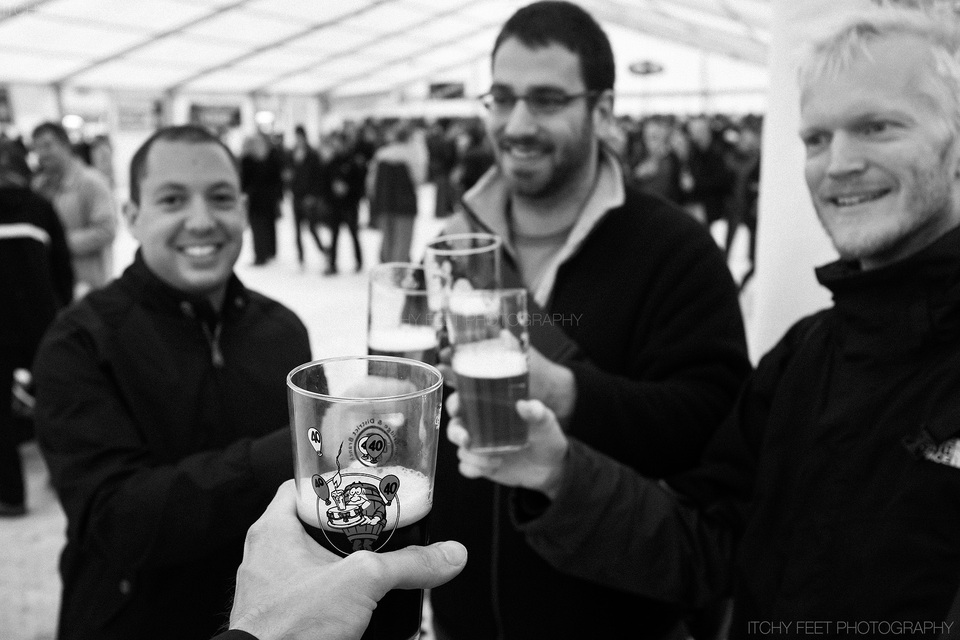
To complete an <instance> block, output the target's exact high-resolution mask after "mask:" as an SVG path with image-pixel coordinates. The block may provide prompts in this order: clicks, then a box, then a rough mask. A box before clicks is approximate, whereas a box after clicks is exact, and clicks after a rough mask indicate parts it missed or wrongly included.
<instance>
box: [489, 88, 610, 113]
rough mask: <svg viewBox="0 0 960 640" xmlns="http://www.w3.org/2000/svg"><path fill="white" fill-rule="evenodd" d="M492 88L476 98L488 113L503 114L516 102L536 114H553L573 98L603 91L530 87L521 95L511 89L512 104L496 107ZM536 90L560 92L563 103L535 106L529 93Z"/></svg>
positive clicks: (565, 106) (558, 111)
mask: <svg viewBox="0 0 960 640" xmlns="http://www.w3.org/2000/svg"><path fill="white" fill-rule="evenodd" d="M494 90H495V88H494V87H491V88H490V90H489V91H487V92H486V93H482V94H480V95H479V96H477V100H479V101H480V104H482V105H483V106H484V107H485V108H486V109H487V111H489V112H490V113H497V112H500V113H504V114H505V113H510V112H512V111H513V110H514V108H516V106H517V103H518V102H526V103H527V110H528V111H530V113H532V114H533V115H536V116H549V115H554V114H556V113H560V112H561V111H563V110H564V109H566V108H567V107H568V106H570V103H571V102H573V101H574V100H578V99H579V98H595V97H597V96H600V95H602V94H603V91H597V90H593V91H583V92H581V93H567V92H566V91H564V90H563V89H552V88H541V89H532V90H530V91H527V92H526V93H525V94H523V95H517V94H515V93H513V92H512V91H511V92H510V98H511V100H512V104H510V106H509V107H507V106H506V105H504V106H503V107H498V106H497V104H496V102H494ZM537 91H540V92H543V93H547V92H554V91H555V92H556V93H557V94H558V95H560V94H562V95H563V104H558V105H556V106H555V107H546V108H544V107H543V106H536V104H535V103H531V101H530V98H531V94H533V93H535V92H537Z"/></svg>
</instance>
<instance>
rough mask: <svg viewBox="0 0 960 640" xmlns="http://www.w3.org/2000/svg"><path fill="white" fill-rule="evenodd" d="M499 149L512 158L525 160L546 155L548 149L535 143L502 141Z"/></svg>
mask: <svg viewBox="0 0 960 640" xmlns="http://www.w3.org/2000/svg"><path fill="white" fill-rule="evenodd" d="M500 149H501V150H502V151H503V152H504V153H506V154H508V155H510V156H513V157H514V158H517V159H519V160H526V159H529V158H536V157H539V156H542V155H546V154H547V152H548V151H549V149H547V147H546V146H545V145H543V144H539V143H537V142H524V141H510V140H504V141H503V142H501V143H500Z"/></svg>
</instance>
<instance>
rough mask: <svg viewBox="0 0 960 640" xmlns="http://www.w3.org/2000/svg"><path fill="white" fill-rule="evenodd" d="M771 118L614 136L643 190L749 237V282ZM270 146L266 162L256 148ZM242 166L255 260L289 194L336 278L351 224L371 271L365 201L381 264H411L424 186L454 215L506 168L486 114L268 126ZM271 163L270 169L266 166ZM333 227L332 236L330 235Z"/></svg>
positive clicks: (731, 235) (672, 120) (696, 120)
mask: <svg viewBox="0 0 960 640" xmlns="http://www.w3.org/2000/svg"><path fill="white" fill-rule="evenodd" d="M762 124H763V117H762V116H761V115H758V114H748V115H745V116H736V117H735V116H730V115H726V114H698V115H692V116H677V115H672V114H654V115H647V116H643V117H634V116H621V117H619V118H618V119H617V122H616V130H615V132H614V133H613V134H611V135H610V136H608V138H607V139H606V140H605V142H606V144H607V146H608V147H609V148H610V149H611V150H612V151H614V152H615V153H616V154H617V156H618V157H619V158H620V159H621V161H622V163H623V168H624V171H625V173H626V175H627V177H628V179H629V180H630V181H631V182H632V183H633V184H634V185H635V186H637V187H638V188H640V189H643V190H644V191H647V192H649V193H653V194H656V195H658V196H660V197H662V198H664V199H666V200H668V201H670V202H672V203H674V204H678V205H680V206H681V207H682V208H683V209H684V210H686V211H687V212H688V213H689V214H690V215H691V216H693V217H694V218H695V219H696V220H698V221H699V222H701V223H702V224H704V225H706V226H708V227H710V228H711V229H712V230H713V231H714V233H715V237H716V238H717V241H718V242H719V243H720V245H721V247H722V248H723V249H724V251H725V252H727V253H728V254H729V252H730V250H731V248H732V247H733V244H734V241H735V240H736V238H737V234H738V233H745V237H746V241H747V243H748V244H747V251H746V255H747V262H748V267H749V268H748V270H747V271H746V273H745V275H743V276H742V282H741V285H742V284H745V283H746V282H747V281H748V279H749V278H750V276H751V275H752V273H753V262H754V247H755V235H756V225H757V199H758V192H759V184H760V136H761V131H762ZM263 145H268V146H269V149H263V150H262V151H261V153H263V154H266V155H265V156H264V158H263V159H261V160H258V159H257V157H258V156H257V153H255V149H257V148H260V147H262V146H263ZM241 162H242V165H243V167H244V176H245V178H244V181H245V187H244V188H245V190H247V193H248V197H249V198H250V200H251V203H252V205H253V206H251V229H252V232H253V236H254V246H255V247H259V246H263V247H265V248H264V249H263V250H262V251H256V252H255V254H256V258H255V264H258V265H259V264H265V263H266V262H267V261H269V260H271V259H272V258H273V257H274V256H275V255H276V248H275V240H274V238H275V235H276V229H275V221H276V220H277V219H278V218H279V217H280V213H279V211H280V210H279V203H280V201H281V200H282V195H283V194H284V193H286V194H288V195H289V198H290V204H291V208H292V210H293V214H294V223H295V224H294V229H295V231H294V234H295V237H294V242H295V244H296V248H297V258H298V262H299V263H300V264H301V265H303V264H304V250H303V243H302V237H303V233H304V232H306V233H308V234H309V235H310V237H311V238H312V239H313V242H314V243H315V244H316V246H317V248H318V250H319V251H320V252H321V253H322V254H323V256H324V257H325V260H326V265H325V270H324V273H325V274H326V275H334V274H336V273H337V272H338V271H337V246H338V238H339V234H340V230H341V229H342V228H343V227H346V230H347V231H348V233H349V234H350V238H351V241H352V245H353V252H354V262H355V266H356V270H357V271H360V270H361V269H362V268H363V264H364V257H363V255H362V253H363V250H362V248H361V243H360V240H359V228H360V226H361V225H360V214H359V210H360V204H361V202H363V201H366V202H367V203H368V204H369V212H370V217H369V221H368V224H369V226H370V227H372V228H375V229H378V230H379V231H380V232H381V233H382V236H383V240H382V244H381V251H380V256H379V258H380V260H381V261H396V260H400V261H406V260H408V259H409V258H410V255H409V253H410V244H411V238H412V233H413V224H414V220H415V217H416V215H417V213H418V211H419V203H418V200H417V192H418V187H419V186H420V185H422V184H425V183H429V184H431V185H432V186H433V187H434V193H435V199H434V201H433V203H432V207H433V211H431V212H429V213H431V214H432V215H433V216H435V217H436V218H445V217H447V216H450V215H452V214H453V213H455V212H456V211H457V210H458V209H459V207H460V199H461V198H462V196H463V195H464V193H466V192H467V191H468V190H469V189H470V188H471V187H473V186H474V185H475V184H476V182H477V181H478V180H479V179H480V177H481V176H482V175H483V174H484V173H485V172H486V171H487V170H488V169H489V168H490V167H491V166H492V165H493V164H494V154H493V149H492V148H491V146H490V141H489V139H488V137H487V135H486V131H485V129H484V124H483V122H482V121H481V120H480V119H476V118H440V119H437V120H435V121H432V122H427V121H426V120H423V119H381V120H375V119H366V120H363V121H361V122H359V123H358V122H355V121H347V122H345V123H344V124H343V125H342V126H341V127H339V128H337V129H334V130H331V131H327V132H325V133H323V134H321V135H319V136H316V139H315V140H312V139H311V138H310V136H309V135H308V134H307V132H306V130H305V129H304V127H303V126H302V125H297V127H296V129H295V131H294V136H293V142H292V144H290V145H286V144H285V141H284V138H283V136H270V135H267V134H264V133H258V134H256V135H254V136H251V137H250V138H248V139H247V142H246V144H245V145H244V151H243V153H242V154H241ZM261 166H268V167H270V168H269V169H265V168H264V169H261V170H259V171H258V170H257V169H256V167H261ZM261 194H266V195H261ZM264 197H266V200H267V201H266V202H262V199H263V198H264ZM718 223H719V224H718ZM323 228H326V229H328V230H329V231H328V232H327V233H326V234H321V233H320V232H319V231H320V230H321V229H323ZM325 239H326V240H325Z"/></svg>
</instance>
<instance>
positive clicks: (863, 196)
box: [827, 189, 890, 208]
mask: <svg viewBox="0 0 960 640" xmlns="http://www.w3.org/2000/svg"><path fill="white" fill-rule="evenodd" d="M888 193H890V189H880V190H879V191H871V192H869V193H858V194H856V195H850V196H834V197H832V198H827V202H829V203H830V204H832V205H833V206H835V207H841V208H842V207H854V206H856V205H858V204H863V203H865V202H873V201H874V200H879V199H880V198H882V197H883V196H885V195H887V194H888Z"/></svg>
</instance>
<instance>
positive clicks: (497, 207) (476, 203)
mask: <svg viewBox="0 0 960 640" xmlns="http://www.w3.org/2000/svg"><path fill="white" fill-rule="evenodd" d="M509 199H510V191H509V189H508V187H507V184H506V181H505V180H504V178H503V174H502V173H501V171H500V168H499V167H498V166H497V165H496V164H495V165H494V166H493V167H491V168H490V169H489V170H488V171H487V173H485V174H484V175H483V176H482V177H481V178H480V180H479V181H478V182H477V184H476V185H475V186H474V187H473V188H472V189H470V191H468V192H467V193H466V194H465V195H464V197H463V201H464V203H465V204H466V205H467V207H468V208H469V209H470V210H471V211H472V212H473V214H474V215H475V216H476V217H477V218H478V219H479V220H480V222H482V223H483V224H484V225H485V226H486V227H487V228H488V229H490V231H491V232H493V233H495V234H497V235H499V236H500V237H501V238H503V244H504V248H505V250H506V251H507V253H509V254H510V255H511V257H513V258H514V260H516V257H517V255H516V248H515V247H514V246H513V245H512V244H511V242H510V237H511V233H510V221H509V220H508V218H507V203H508V202H509ZM625 201H626V189H625V188H624V178H623V170H622V168H621V166H620V161H619V160H618V159H617V157H616V156H615V155H614V154H613V152H612V151H610V150H609V149H607V148H606V147H605V146H603V145H601V146H600V162H599V163H598V164H597V178H596V181H595V182H594V186H593V190H592V191H591V193H590V197H589V198H588V199H587V201H586V203H585V204H584V206H583V210H582V211H581V212H580V215H579V216H578V217H577V221H576V222H575V223H574V225H573V227H572V228H571V230H570V235H568V236H567V240H566V242H565V243H564V245H563V247H561V249H560V250H559V251H558V252H557V253H556V254H555V255H554V257H553V258H552V259H551V260H550V262H549V264H548V265H547V266H546V268H545V269H544V273H543V276H542V277H541V279H540V284H539V286H538V287H537V290H536V291H534V292H532V293H533V297H534V299H535V300H536V301H537V303H538V304H540V305H541V306H546V304H547V302H548V300H549V299H550V296H551V294H552V292H553V286H554V283H555V282H556V275H557V270H558V269H559V268H560V266H561V265H562V264H563V263H564V262H566V261H567V260H569V259H570V258H571V257H573V256H574V255H576V253H577V252H578V251H579V250H580V247H581V246H583V243H584V242H585V241H586V240H587V238H588V237H589V236H590V233H591V232H592V231H593V230H594V229H595V228H596V226H597V225H598V224H599V223H600V221H601V220H603V219H604V218H605V217H606V215H607V213H608V212H609V211H611V210H612V209H616V208H618V207H620V206H622V205H623V203H624V202H625Z"/></svg>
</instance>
